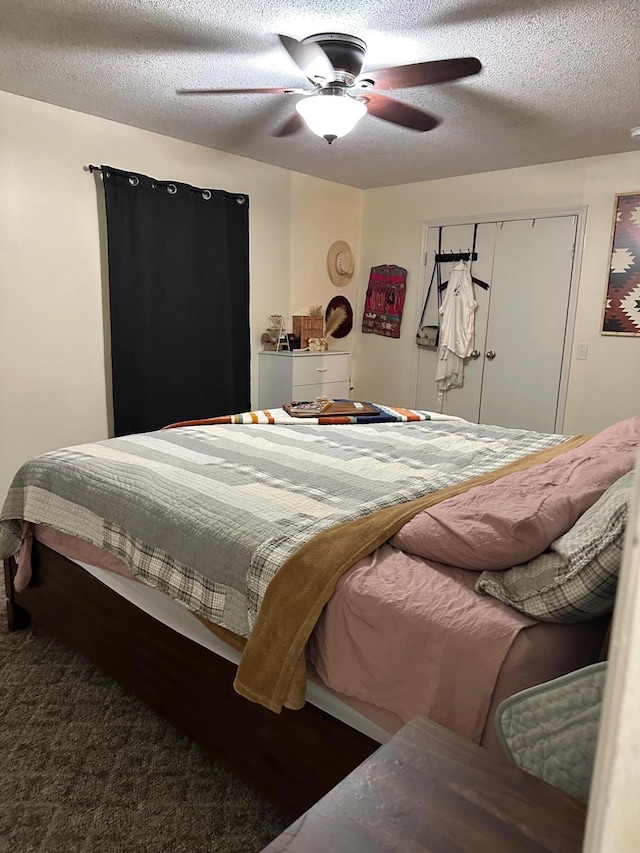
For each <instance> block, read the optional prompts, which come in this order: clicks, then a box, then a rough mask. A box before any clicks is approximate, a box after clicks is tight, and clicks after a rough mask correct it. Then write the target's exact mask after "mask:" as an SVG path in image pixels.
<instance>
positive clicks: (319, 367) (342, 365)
mask: <svg viewBox="0 0 640 853" xmlns="http://www.w3.org/2000/svg"><path fill="white" fill-rule="evenodd" d="M318 382H322V383H323V384H324V383H326V382H346V383H347V384H348V383H349V355H348V354H347V353H336V354H335V355H334V354H333V353H326V352H319V353H313V355H305V356H302V357H298V358H296V359H295V361H294V363H293V385H294V386H296V385H315V384H316V383H318Z"/></svg>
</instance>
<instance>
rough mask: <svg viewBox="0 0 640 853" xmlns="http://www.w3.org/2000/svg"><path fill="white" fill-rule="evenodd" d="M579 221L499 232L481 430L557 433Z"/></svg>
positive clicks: (524, 223) (560, 219) (554, 220)
mask: <svg viewBox="0 0 640 853" xmlns="http://www.w3.org/2000/svg"><path fill="white" fill-rule="evenodd" d="M576 228H577V217H575V216H556V217H548V218H544V219H534V220H531V219H526V220H517V221H511V222H504V223H503V224H502V225H501V226H500V225H499V226H498V229H497V231H496V243H495V260H494V265H493V275H492V278H491V310H490V312H489V324H488V328H487V336H486V346H485V350H484V353H483V356H484V357H483V359H482V361H483V362H484V371H483V381H482V394H481V404H480V423H491V424H499V425H501V426H505V427H523V428H526V429H532V430H538V431H540V432H554V431H555V421H556V414H557V410H558V398H559V390H560V372H561V368H562V357H563V351H564V346H565V330H566V324H567V314H568V308H569V290H570V285H571V275H572V271H573V256H574V246H575V240H576Z"/></svg>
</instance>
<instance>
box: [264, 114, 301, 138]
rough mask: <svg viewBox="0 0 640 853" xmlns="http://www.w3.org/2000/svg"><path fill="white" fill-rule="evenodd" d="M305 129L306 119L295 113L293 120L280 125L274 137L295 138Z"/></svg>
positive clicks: (290, 119)
mask: <svg viewBox="0 0 640 853" xmlns="http://www.w3.org/2000/svg"><path fill="white" fill-rule="evenodd" d="M304 127H305V123H304V119H303V118H302V116H301V115H299V114H298V113H294V114H293V115H292V116H291V118H289V119H287V121H285V123H284V124H282V125H280V127H279V128H278V130H276V132H275V133H274V134H272V135H273V136H278V137H283V136H293V134H294V133H298V132H299V131H301V130H303V128H304Z"/></svg>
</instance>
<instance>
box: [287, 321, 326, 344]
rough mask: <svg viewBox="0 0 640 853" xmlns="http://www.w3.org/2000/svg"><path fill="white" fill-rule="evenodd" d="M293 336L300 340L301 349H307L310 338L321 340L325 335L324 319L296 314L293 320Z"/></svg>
mask: <svg viewBox="0 0 640 853" xmlns="http://www.w3.org/2000/svg"><path fill="white" fill-rule="evenodd" d="M291 320H292V325H293V334H294V335H296V336H297V337H299V338H300V349H306V348H307V346H308V345H309V338H321V337H323V335H324V319H323V318H322V317H309V316H307V315H303V314H294V315H293V317H292V318H291Z"/></svg>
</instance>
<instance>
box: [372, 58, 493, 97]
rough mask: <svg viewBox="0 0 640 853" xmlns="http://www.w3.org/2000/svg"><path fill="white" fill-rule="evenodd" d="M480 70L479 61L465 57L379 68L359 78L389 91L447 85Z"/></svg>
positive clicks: (377, 87) (480, 64)
mask: <svg viewBox="0 0 640 853" xmlns="http://www.w3.org/2000/svg"><path fill="white" fill-rule="evenodd" d="M481 70H482V63H481V62H480V60H479V59H476V58H475V57H473V56H465V57H461V58H460V59H436V60H434V61H432V62H416V63H414V64H413V65H397V66H395V67H394V68H379V69H378V70H377V71H367V72H365V73H364V74H363V75H361V76H362V77H363V78H365V79H367V80H373V82H374V86H375V88H376V89H382V90H389V89H408V88H410V87H411V86H427V85H429V84H431V83H448V82H451V81H452V80H460V79H461V78H462V77H470V76H471V75H473V74H478V73H479V72H480V71H481ZM356 85H357V83H356Z"/></svg>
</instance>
